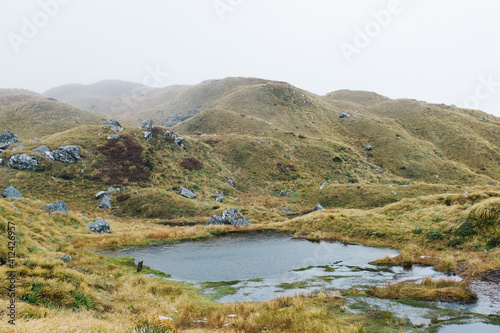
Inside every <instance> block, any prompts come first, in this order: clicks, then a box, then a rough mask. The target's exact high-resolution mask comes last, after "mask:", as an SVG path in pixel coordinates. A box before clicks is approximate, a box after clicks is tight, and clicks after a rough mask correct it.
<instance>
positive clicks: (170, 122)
mask: <svg viewBox="0 0 500 333" xmlns="http://www.w3.org/2000/svg"><path fill="white" fill-rule="evenodd" d="M198 113H200V111H198V110H191V111H189V112H188V113H187V114H186V115H179V114H177V115H172V116H170V117H168V118H166V119H164V120H163V124H162V126H165V127H172V126H174V125H177V124H178V123H180V122H183V121H184V120H187V119H189V118H191V117H193V116H195V115H197V114H198Z"/></svg>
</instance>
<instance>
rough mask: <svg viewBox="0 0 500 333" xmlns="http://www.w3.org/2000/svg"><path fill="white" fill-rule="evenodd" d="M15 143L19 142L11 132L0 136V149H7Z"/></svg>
mask: <svg viewBox="0 0 500 333" xmlns="http://www.w3.org/2000/svg"><path fill="white" fill-rule="evenodd" d="M17 141H19V139H18V138H17V136H16V135H15V134H14V133H12V132H11V131H7V132H5V133H3V134H2V135H0V149H7V148H9V147H10V146H12V145H13V144H14V143H16V142H17Z"/></svg>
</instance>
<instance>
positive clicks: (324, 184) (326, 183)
mask: <svg viewBox="0 0 500 333" xmlns="http://www.w3.org/2000/svg"><path fill="white" fill-rule="evenodd" d="M328 185H330V183H328V182H324V183H323V184H321V186H328Z"/></svg>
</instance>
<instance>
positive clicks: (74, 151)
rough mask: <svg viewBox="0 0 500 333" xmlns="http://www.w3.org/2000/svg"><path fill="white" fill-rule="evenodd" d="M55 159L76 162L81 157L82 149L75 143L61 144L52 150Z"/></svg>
mask: <svg viewBox="0 0 500 333" xmlns="http://www.w3.org/2000/svg"><path fill="white" fill-rule="evenodd" d="M52 155H53V156H54V160H55V161H59V162H63V163H75V162H76V161H78V160H79V159H80V149H79V148H78V147H77V146H75V145H67V146H59V148H57V149H56V150H53V151H52Z"/></svg>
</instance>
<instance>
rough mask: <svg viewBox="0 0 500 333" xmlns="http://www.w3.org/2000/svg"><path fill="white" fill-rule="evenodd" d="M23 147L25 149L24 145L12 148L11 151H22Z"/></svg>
mask: <svg viewBox="0 0 500 333" xmlns="http://www.w3.org/2000/svg"><path fill="white" fill-rule="evenodd" d="M24 147H26V145H24V144H23V145H19V146H17V147H14V148H12V151H18V150H20V149H23V148H24Z"/></svg>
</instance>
